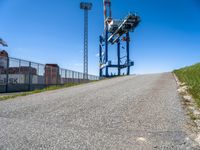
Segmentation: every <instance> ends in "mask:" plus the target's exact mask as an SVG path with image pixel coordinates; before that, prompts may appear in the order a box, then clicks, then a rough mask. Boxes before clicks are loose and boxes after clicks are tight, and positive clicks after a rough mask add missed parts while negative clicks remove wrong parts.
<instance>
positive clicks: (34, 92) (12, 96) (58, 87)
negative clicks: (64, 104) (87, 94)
mask: <svg viewBox="0 0 200 150" xmlns="http://www.w3.org/2000/svg"><path fill="white" fill-rule="evenodd" d="M79 84H80V83H68V84H65V85H58V86H50V87H47V88H45V89H41V90H35V91H29V92H24V93H20V94H16V95H11V96H0V101H1V100H7V99H11V98H15V97H19V96H26V95H30V94H36V93H41V92H45V91H52V90H57V89H62V88H67V87H71V86H76V85H79Z"/></svg>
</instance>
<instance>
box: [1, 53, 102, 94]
mask: <svg viewBox="0 0 200 150" xmlns="http://www.w3.org/2000/svg"><path fill="white" fill-rule="evenodd" d="M83 77H84V74H83V73H81V72H77V71H72V70H68V69H62V68H60V67H59V66H58V65H57V64H46V65H43V64H39V63H34V62H30V61H26V60H21V59H17V58H11V57H2V56H0V93H5V92H21V91H31V90H35V89H42V88H45V87H48V86H52V85H63V84H67V83H84V82H89V81H95V80H99V77H98V76H94V75H88V79H84V78H83Z"/></svg>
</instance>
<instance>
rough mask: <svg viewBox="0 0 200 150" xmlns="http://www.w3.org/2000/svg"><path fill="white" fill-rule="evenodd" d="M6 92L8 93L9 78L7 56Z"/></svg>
mask: <svg viewBox="0 0 200 150" xmlns="http://www.w3.org/2000/svg"><path fill="white" fill-rule="evenodd" d="M6 59H7V60H6V93H8V78H9V72H8V71H9V57H6Z"/></svg>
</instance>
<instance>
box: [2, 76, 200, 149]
mask: <svg viewBox="0 0 200 150" xmlns="http://www.w3.org/2000/svg"><path fill="white" fill-rule="evenodd" d="M176 91H177V85H176V82H175V80H174V77H173V75H172V74H171V73H164V74H152V75H140V76H128V77H120V78H115V79H110V80H104V81H99V82H95V83H89V84H85V85H80V86H76V87H72V88H66V89H61V90H56V91H49V92H45V93H40V94H35V95H30V96H26V97H18V98H15V99H13V100H8V101H1V102H0V150H6V149H9V150H17V149H24V150H26V149H27V150H30V149H56V150H57V149H58V150H59V149H61V150H63V149H67V150H68V149H69V150H71V149H75V150H76V149H80V150H95V149H101V150H103V149H105V150H109V149H131V150H154V149H160V150H165V149H166V150H179V149H180V150H185V149H189V150H190V149H192V150H193V149H198V148H194V147H192V145H193V143H192V142H191V141H190V139H189V138H188V136H187V131H186V128H185V126H186V124H187V117H186V116H185V115H184V114H185V113H184V110H183V109H182V107H181V103H180V97H179V96H178V94H177V92H176Z"/></svg>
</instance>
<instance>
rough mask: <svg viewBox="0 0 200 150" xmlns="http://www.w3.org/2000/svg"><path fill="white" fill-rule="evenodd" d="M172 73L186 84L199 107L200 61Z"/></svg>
mask: <svg viewBox="0 0 200 150" xmlns="http://www.w3.org/2000/svg"><path fill="white" fill-rule="evenodd" d="M174 73H175V74H176V76H177V77H178V78H179V80H180V81H181V82H182V83H183V82H184V83H185V84H186V85H187V86H188V92H189V93H190V94H191V95H192V96H193V98H194V99H195V101H196V103H197V105H198V107H200V63H198V64H195V65H193V66H189V67H185V68H182V69H179V70H175V71H174Z"/></svg>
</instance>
